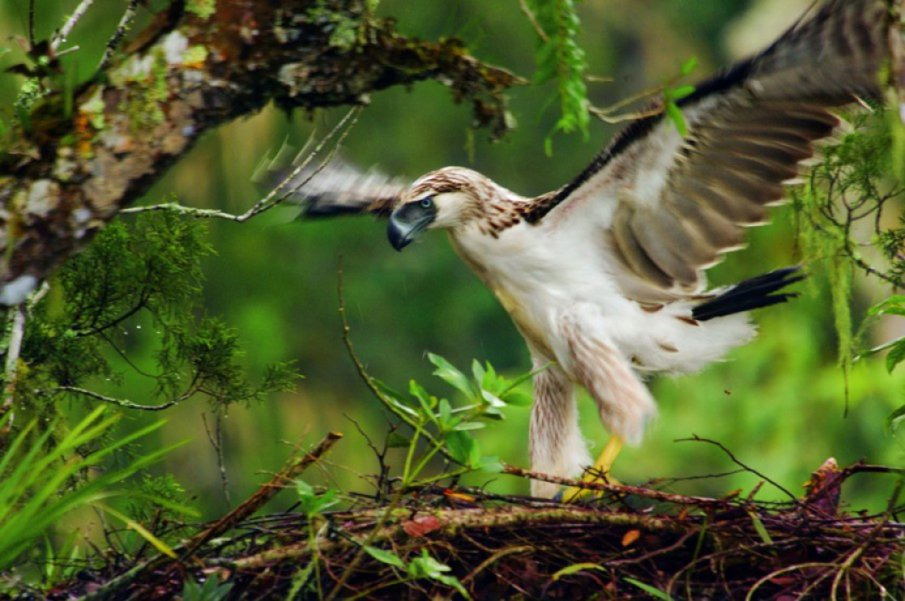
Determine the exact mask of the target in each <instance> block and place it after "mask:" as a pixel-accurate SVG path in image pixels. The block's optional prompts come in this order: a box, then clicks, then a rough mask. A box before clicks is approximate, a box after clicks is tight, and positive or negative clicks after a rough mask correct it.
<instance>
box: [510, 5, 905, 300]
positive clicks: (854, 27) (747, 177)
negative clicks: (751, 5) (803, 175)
mask: <svg viewBox="0 0 905 601" xmlns="http://www.w3.org/2000/svg"><path fill="white" fill-rule="evenodd" d="M891 1H892V0H829V1H827V2H825V3H824V4H823V6H822V7H821V8H820V9H819V10H818V11H817V12H816V13H815V14H814V15H813V16H812V17H811V18H810V19H808V20H806V21H803V22H799V23H798V24H797V25H795V26H793V27H792V28H791V29H790V30H789V31H787V32H786V33H785V34H783V35H782V36H781V37H780V38H779V40H778V41H777V42H775V43H774V44H773V45H772V46H771V47H769V48H768V49H767V50H765V51H764V52H762V53H761V54H759V55H757V56H755V57H754V58H752V59H750V60H748V61H745V62H742V63H740V64H738V65H736V66H735V67H733V68H731V69H730V70H728V71H726V72H724V73H723V74H721V75H719V76H717V77H715V78H713V79H711V80H709V81H706V82H704V83H702V84H700V85H699V86H698V87H697V88H696V90H695V92H694V93H693V94H692V95H690V96H688V97H686V98H685V99H683V100H682V101H681V102H680V103H679V104H680V106H681V108H682V112H683V114H684V117H685V120H686V123H687V127H688V133H687V136H686V137H684V138H683V137H682V136H681V135H680V134H679V133H678V131H677V128H676V126H675V124H673V123H672V122H671V121H670V120H667V119H664V118H663V117H662V116H661V115H657V116H654V117H650V118H647V119H644V120H640V121H637V122H635V123H634V124H633V125H631V126H629V127H628V128H627V129H626V130H624V131H623V132H622V133H621V134H620V135H618V136H617V137H616V138H615V139H614V140H613V141H612V142H611V143H610V145H609V146H608V147H607V148H606V149H604V151H603V152H602V153H601V154H600V155H599V156H598V157H597V158H596V159H595V161H594V162H593V163H592V164H591V165H590V166H589V167H588V168H587V169H585V171H584V172H582V173H581V174H580V175H579V176H578V178H576V179H575V180H574V181H573V182H571V183H570V184H568V185H567V186H565V187H564V188H562V189H561V190H559V191H558V192H557V193H556V194H554V195H550V196H547V197H541V198H539V199H538V200H537V203H538V206H536V207H535V208H534V209H533V213H532V214H529V215H528V216H527V218H528V220H529V221H537V220H539V219H541V218H543V217H544V216H545V215H548V214H550V215H551V217H553V215H555V214H556V213H559V214H560V215H562V217H561V218H562V219H566V220H568V219H572V218H574V219H577V220H582V221H583V222H585V223H587V221H588V220H590V221H591V222H593V224H594V226H593V227H594V231H595V232H596V233H595V234H594V235H599V234H600V233H601V230H602V231H603V234H604V236H605V240H606V244H607V246H608V247H609V249H610V252H611V254H612V255H613V256H614V257H615V260H614V263H615V270H616V273H617V278H618V280H619V282H620V285H621V287H622V288H623V290H624V292H625V293H626V294H628V295H630V296H632V297H633V298H636V299H637V300H642V301H656V300H663V299H667V298H675V296H676V295H687V294H689V293H695V292H699V291H700V289H701V288H702V287H703V278H702V270H703V269H705V268H707V267H708V266H710V265H712V264H714V263H715V262H716V261H717V260H718V259H719V257H720V255H721V254H722V253H725V252H728V251H730V250H733V249H736V248H738V247H739V246H740V245H741V244H742V242H743V235H744V229H743V228H744V227H745V226H751V225H755V224H759V223H762V222H764V221H765V219H766V207H767V206H768V205H770V204H771V203H775V202H778V201H780V200H781V199H782V196H783V186H782V184H783V182H786V181H788V180H790V179H792V178H794V177H796V175H797V174H798V171H799V166H800V163H801V162H802V161H803V160H804V159H807V158H809V157H811V156H812V155H813V154H814V143H815V142H816V141H818V140H820V139H821V138H824V137H826V136H828V135H830V134H831V133H832V132H833V130H834V128H835V127H836V126H837V125H838V123H839V121H838V119H837V118H836V117H835V116H834V115H833V114H832V113H831V110H832V109H834V108H836V107H839V106H842V105H845V104H848V103H851V102H852V101H853V100H855V99H856V97H858V96H866V97H877V96H879V94H880V91H881V75H880V72H881V70H882V69H883V67H884V66H886V65H887V62H888V61H889V60H890V56H891V52H892V51H891V48H890V46H891V44H892V43H893V42H892V41H891V40H892V39H893V33H894V32H893V31H892V25H891V23H892V17H891V7H890V4H891ZM895 1H896V2H899V1H901V0H895ZM553 209H557V210H555V211H554V210H553ZM558 219H560V217H553V220H554V221H555V220H558Z"/></svg>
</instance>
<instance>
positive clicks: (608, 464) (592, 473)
mask: <svg viewBox="0 0 905 601" xmlns="http://www.w3.org/2000/svg"><path fill="white" fill-rule="evenodd" d="M622 445H623V441H622V439H621V438H619V437H618V436H611V437H610V440H609V442H607V443H606V446H605V447H604V448H603V450H602V451H601V452H600V455H599V456H598V457H597V461H595V462H594V466H593V467H591V468H589V469H587V470H585V473H584V475H583V476H582V477H581V480H582V482H605V483H607V484H619V482H618V481H617V480H615V479H614V478H612V477H611V476H610V470H611V469H612V468H613V463H614V462H615V461H616V457H618V456H619V452H620V451H621V450H622ZM602 496H603V491H600V490H594V489H590V488H580V487H578V486H568V487H566V488H564V489H563V490H562V492H561V493H560V494H559V495H557V497H559V498H560V499H561V500H562V501H563V502H565V503H574V502H576V501H580V500H584V499H597V498H600V497H602Z"/></svg>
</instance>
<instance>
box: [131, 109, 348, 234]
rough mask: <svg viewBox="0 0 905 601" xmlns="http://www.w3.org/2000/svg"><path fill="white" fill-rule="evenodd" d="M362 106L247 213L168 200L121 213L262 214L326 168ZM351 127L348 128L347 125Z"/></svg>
mask: <svg viewBox="0 0 905 601" xmlns="http://www.w3.org/2000/svg"><path fill="white" fill-rule="evenodd" d="M362 110H363V107H361V106H356V107H353V108H352V109H351V110H350V111H349V112H348V113H346V114H345V116H343V118H342V119H340V121H339V123H337V124H336V125H335V126H334V127H333V129H331V130H330V132H329V133H328V134H327V135H326V136H325V137H324V138H323V139H322V140H321V141H320V142H319V143H318V145H317V146H316V147H315V148H314V150H312V151H311V153H309V154H308V156H306V157H305V159H304V160H303V161H302V162H301V163H299V164H298V165H297V166H296V167H295V168H294V169H293V170H292V172H291V173H290V174H289V175H287V176H286V177H284V178H283V179H282V181H280V183H279V184H277V185H276V187H274V188H273V189H272V190H270V192H268V193H267V195H266V196H264V197H263V198H261V199H260V200H259V201H258V202H256V203H255V204H254V205H253V206H252V207H251V208H249V209H248V210H247V211H245V212H244V213H240V214H235V213H227V212H226V211H220V210H217V209H199V208H195V207H187V206H185V205H181V204H179V203H176V202H166V203H161V204H156V205H149V206H145V207H129V208H126V209H123V210H121V211H120V212H119V214H120V215H123V214H127V215H128V214H134V213H148V212H151V211H170V212H173V213H179V214H182V215H188V216H190V217H197V218H202V219H225V220H227V221H235V222H237V223H243V222H245V221H248V220H249V219H252V218H254V217H256V216H258V215H260V214H261V213H264V212H266V211H269V210H270V209H272V208H274V207H276V206H278V205H280V204H282V203H283V202H285V201H286V200H287V199H289V198H291V197H292V195H293V194H295V193H296V192H298V191H299V190H300V189H301V188H303V187H304V186H305V185H306V184H307V183H308V182H310V181H311V180H312V179H313V178H314V177H315V176H317V174H319V173H320V172H321V171H323V170H324V169H325V168H326V167H327V165H329V164H330V161H332V160H333V157H334V156H335V155H336V152H337V150H338V149H339V147H340V145H341V144H342V142H343V140H345V139H346V136H348V135H349V132H350V131H352V128H353V127H354V126H355V124H356V123H357V122H358V117H359V115H360V114H361V111H362ZM346 126H348V127H346ZM334 138H336V143H335V144H334V145H333V147H332V148H331V149H330V150H329V151H328V152H327V154H326V156H325V157H324V158H323V160H321V162H320V163H319V164H318V166H317V167H316V168H314V169H313V170H311V173H309V174H308V175H306V176H305V177H304V178H301V179H300V180H299V181H298V182H297V183H295V184H294V185H292V186H290V183H291V182H292V181H293V180H295V179H297V178H298V177H299V175H301V174H302V173H303V172H304V171H305V170H306V169H307V168H308V166H309V165H310V164H311V162H312V161H313V160H314V158H315V157H316V156H317V155H319V154H320V153H321V151H322V150H323V149H324V148H325V147H326V145H327V144H328V143H329V142H331V141H332V140H333V139H334Z"/></svg>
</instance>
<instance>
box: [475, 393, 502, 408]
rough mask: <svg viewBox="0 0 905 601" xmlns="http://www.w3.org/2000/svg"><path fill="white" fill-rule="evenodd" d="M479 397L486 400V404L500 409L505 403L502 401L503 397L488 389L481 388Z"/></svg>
mask: <svg viewBox="0 0 905 601" xmlns="http://www.w3.org/2000/svg"><path fill="white" fill-rule="evenodd" d="M481 398H482V399H484V400H485V401H487V404H488V405H490V406H491V407H493V408H494V409H501V408H503V407H505V406H506V403H505V402H504V401H503V399H501V398H500V397H498V396H497V395H495V394H493V393H492V392H490V391H489V390H482V391H481Z"/></svg>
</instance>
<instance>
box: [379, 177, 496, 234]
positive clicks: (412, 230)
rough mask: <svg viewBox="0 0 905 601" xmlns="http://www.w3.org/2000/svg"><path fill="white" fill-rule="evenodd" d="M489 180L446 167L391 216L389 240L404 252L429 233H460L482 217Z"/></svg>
mask: <svg viewBox="0 0 905 601" xmlns="http://www.w3.org/2000/svg"><path fill="white" fill-rule="evenodd" d="M488 185H492V184H490V183H489V180H487V178H485V177H484V176H483V175H481V174H479V173H476V172H474V171H471V170H470V169H465V168H463V167H446V168H444V169H440V170H438V171H432V172H431V173H428V174H427V175H425V176H423V177H421V178H420V179H418V180H417V181H416V182H415V183H414V184H412V186H411V188H409V189H408V191H407V192H406V193H405V194H404V195H403V197H402V201H401V202H400V204H399V206H398V207H396V209H394V210H393V213H392V214H391V215H390V221H389V224H388V225H387V237H388V238H389V240H390V244H392V245H393V248H395V249H396V250H400V251H401V250H402V249H403V248H405V247H406V246H408V245H409V244H411V243H412V242H414V241H415V239H416V238H417V237H418V235H419V234H420V233H421V232H423V231H425V230H428V229H456V228H459V227H462V226H464V225H466V224H468V223H470V222H471V221H473V220H474V219H476V218H478V217H480V215H481V213H482V211H481V207H482V205H483V202H482V198H483V196H485V195H484V194H482V190H483V189H484V188H486V187H487V186H488Z"/></svg>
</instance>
